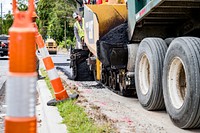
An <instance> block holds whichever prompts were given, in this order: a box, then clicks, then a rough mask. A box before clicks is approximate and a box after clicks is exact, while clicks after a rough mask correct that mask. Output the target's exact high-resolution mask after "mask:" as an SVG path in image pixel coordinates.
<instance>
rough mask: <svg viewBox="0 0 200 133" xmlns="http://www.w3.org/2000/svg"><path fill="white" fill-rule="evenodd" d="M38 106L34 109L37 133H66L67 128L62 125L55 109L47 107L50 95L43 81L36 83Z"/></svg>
mask: <svg viewBox="0 0 200 133" xmlns="http://www.w3.org/2000/svg"><path fill="white" fill-rule="evenodd" d="M37 90H38V95H39V98H38V100H39V101H38V105H37V107H36V110H37V111H36V114H37V121H38V133H57V132H59V133H67V127H66V126H65V125H64V124H62V117H61V116H60V114H59V112H58V110H57V107H52V106H47V102H48V101H49V100H51V99H53V98H52V95H51V93H50V91H49V89H48V87H47V85H46V83H45V81H44V80H39V81H37Z"/></svg>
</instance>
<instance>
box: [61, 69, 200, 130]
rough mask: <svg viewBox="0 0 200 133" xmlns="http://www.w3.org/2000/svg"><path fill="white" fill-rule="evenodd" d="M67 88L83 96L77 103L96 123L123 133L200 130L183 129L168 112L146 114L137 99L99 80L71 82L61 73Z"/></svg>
mask: <svg viewBox="0 0 200 133" xmlns="http://www.w3.org/2000/svg"><path fill="white" fill-rule="evenodd" d="M59 75H60V77H61V79H63V81H64V83H65V84H66V86H67V87H71V88H74V90H75V91H76V92H78V93H79V95H80V96H79V98H78V100H77V104H78V105H80V106H82V107H84V108H85V111H86V112H87V114H88V115H89V117H90V118H92V119H93V120H95V122H96V123H100V124H103V123H104V124H105V123H106V124H109V125H110V127H111V128H112V129H114V130H115V131H114V132H117V133H118V132H119V133H141V132H142V133H171V132H179V133H188V132H199V131H200V130H182V129H180V128H177V127H176V126H174V125H173V123H172V122H171V120H170V118H169V116H168V115H167V113H166V111H165V110H163V111H146V110H145V109H144V108H142V106H141V105H140V104H139V101H138V99H137V98H129V97H123V96H119V95H117V94H115V93H113V92H112V91H110V90H108V89H107V88H106V87H104V86H103V87H102V86H101V85H100V84H98V83H97V82H95V81H92V82H78V81H72V80H69V79H68V77H67V76H66V75H64V73H62V72H59Z"/></svg>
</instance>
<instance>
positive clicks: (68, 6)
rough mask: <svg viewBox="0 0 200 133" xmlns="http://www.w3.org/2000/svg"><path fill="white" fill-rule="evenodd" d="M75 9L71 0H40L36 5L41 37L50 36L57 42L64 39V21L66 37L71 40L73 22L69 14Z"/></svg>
mask: <svg viewBox="0 0 200 133" xmlns="http://www.w3.org/2000/svg"><path fill="white" fill-rule="evenodd" d="M74 10H75V2H74V1H73V0H56V1H54V0H40V1H39V3H38V6H37V11H38V15H39V17H40V22H39V27H40V33H41V34H42V36H43V37H45V38H46V37H47V36H49V37H51V38H53V39H55V40H56V41H57V42H62V41H63V40H64V28H65V27H64V25H65V22H66V35H67V38H70V40H73V36H74V35H73V23H74V20H73V19H72V17H71V15H72V13H73V11H74Z"/></svg>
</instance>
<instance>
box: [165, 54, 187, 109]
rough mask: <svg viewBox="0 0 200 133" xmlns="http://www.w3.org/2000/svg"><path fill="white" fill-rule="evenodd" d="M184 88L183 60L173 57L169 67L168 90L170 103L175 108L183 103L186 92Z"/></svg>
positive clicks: (185, 85) (185, 86)
mask: <svg viewBox="0 0 200 133" xmlns="http://www.w3.org/2000/svg"><path fill="white" fill-rule="evenodd" d="M186 88H187V84H186V75H185V67H184V64H183V61H182V60H181V59H180V58H178V57H175V58H174V59H173V60H172V63H171V65H170V68H169V74H168V92H169V96H170V99H171V102H172V105H173V106H174V107H175V108H177V109H179V108H181V107H182V105H183V103H184V100H185V97H186V94H187V89H186Z"/></svg>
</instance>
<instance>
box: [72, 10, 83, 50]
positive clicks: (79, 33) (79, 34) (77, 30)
mask: <svg viewBox="0 0 200 133" xmlns="http://www.w3.org/2000/svg"><path fill="white" fill-rule="evenodd" d="M73 18H74V19H76V22H75V23H74V35H75V37H76V47H75V48H76V49H83V46H84V18H82V17H81V16H80V15H79V14H78V13H76V12H74V13H73Z"/></svg>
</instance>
